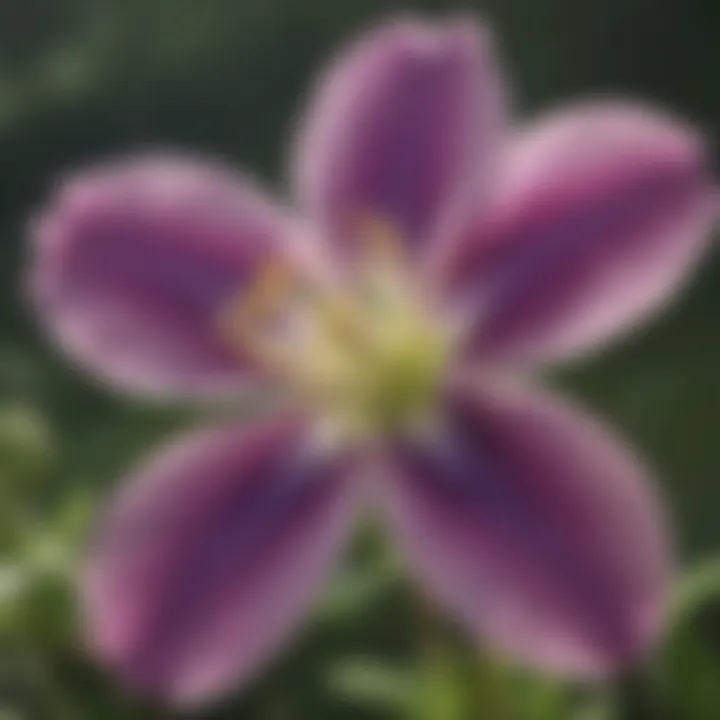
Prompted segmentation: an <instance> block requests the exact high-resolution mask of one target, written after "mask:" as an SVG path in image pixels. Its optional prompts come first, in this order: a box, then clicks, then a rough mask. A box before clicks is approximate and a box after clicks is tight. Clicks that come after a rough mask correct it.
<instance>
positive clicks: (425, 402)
mask: <svg viewBox="0 0 720 720" xmlns="http://www.w3.org/2000/svg"><path fill="white" fill-rule="evenodd" d="M396 237H397V236H396V235H395V234H394V233H393V232H392V231H391V230H390V229H389V228H387V227H386V226H384V225H382V224H380V223H377V222H373V223H372V224H369V225H368V227H367V228H366V230H365V232H364V234H363V243H362V246H361V252H360V254H359V257H358V259H357V261H356V262H355V264H354V266H353V272H352V273H351V275H350V276H349V277H343V278H342V281H341V282H335V283H333V284H327V285H313V286H310V287H303V286H301V285H300V284H299V282H298V281H297V279H296V278H294V277H293V276H292V274H291V273H290V271H288V270H287V269H285V268H284V267H283V266H281V265H272V264H271V265H269V266H267V267H266V269H265V272H263V273H261V275H260V277H259V278H258V280H257V282H256V283H255V285H254V286H253V287H252V288H251V290H250V292H249V294H244V296H243V298H242V299H241V301H240V302H239V304H235V306H234V307H233V306H231V307H230V308H229V311H228V312H226V313H225V314H224V315H223V318H222V321H223V322H222V327H223V331H224V334H225V337H227V338H230V340H231V341H232V342H233V343H234V344H235V345H236V346H241V347H242V350H243V352H245V353H250V354H251V355H252V356H254V357H255V358H256V359H257V360H258V361H259V362H260V363H261V364H262V365H263V366H264V367H265V369H266V370H268V371H270V372H271V373H273V374H274V375H275V376H276V377H277V378H278V380H279V381H280V382H281V383H282V384H284V385H285V386H286V387H287V388H289V389H290V390H291V391H292V392H293V393H294V394H296V396H297V397H298V398H299V399H301V400H302V401H303V402H305V403H308V404H310V405H311V406H312V407H313V408H316V409H318V410H320V412H322V413H323V414H324V415H325V417H326V418H327V419H328V420H330V421H331V422H332V423H333V425H334V427H335V428H337V429H338V430H340V431H341V432H344V433H351V434H354V435H357V434H360V435H368V434H370V435H372V434H376V433H382V432H391V431H395V430H399V429H405V428H408V427H412V426H414V425H419V424H422V423H423V422H424V421H426V420H427V419H428V418H429V416H430V414H431V413H432V409H433V407H434V404H435V400H436V396H437V393H438V391H439V388H440V383H441V381H442V377H443V371H444V369H445V365H446V362H447V358H448V355H449V352H450V349H451V345H452V342H451V337H450V333H449V328H448V327H447V325H443V323H441V322H440V321H439V318H438V317H437V314H436V313H435V312H434V311H433V309H431V308H430V307H429V302H428V299H427V298H426V297H423V295H422V294H421V292H420V288H419V287H418V285H417V283H416V282H415V280H414V278H413V277H412V274H411V272H410V266H409V263H407V262H405V261H404V260H405V259H404V258H403V257H402V253H401V252H400V243H399V242H398V241H397V240H396Z"/></svg>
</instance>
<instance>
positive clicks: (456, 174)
mask: <svg viewBox="0 0 720 720" xmlns="http://www.w3.org/2000/svg"><path fill="white" fill-rule="evenodd" d="M501 96H502V92H501V82H500V80H499V78H498V71H497V68H496V65H495V63H494V61H493V58H492V53H491V50H490V47H489V42H488V38H487V36H486V34H485V32H484V30H483V28H480V27H478V26H477V25H476V24H475V23H473V22H472V21H471V20H469V19H464V18H463V19H461V18H458V19H456V20H454V21H451V22H449V23H447V24H427V23H423V22H421V21H419V20H416V19H412V18H402V19H396V20H395V21H394V22H390V23H387V24H386V25H383V26H382V27H380V28H377V29H374V30H372V31H370V32H369V33H367V34H365V35H363V36H361V37H360V38H359V39H358V40H357V41H356V42H355V43H353V44H352V45H351V46H350V47H349V48H348V49H347V50H346V51H345V52H344V53H342V54H341V55H340V57H339V58H337V59H336V61H335V62H334V63H332V64H331V66H330V68H329V70H328V71H327V72H326V73H324V74H323V75H322V77H321V79H320V82H319V84H318V85H317V86H316V88H315V92H314V93H313V95H312V97H311V98H310V103H309V108H308V111H307V112H306V114H305V115H304V117H303V121H302V122H301V126H300V132H299V134H298V137H297V138H296V143H295V147H294V150H295V152H294V156H293V160H294V167H293V181H294V185H295V189H296V193H297V195H298V196H299V198H300V201H301V202H302V203H303V204H304V206H305V207H306V208H308V209H309V211H310V212H311V214H312V215H313V216H314V217H315V218H316V219H318V220H319V221H320V224H321V226H322V227H324V228H325V230H326V231H327V232H328V234H329V235H330V236H331V237H332V239H333V240H335V241H336V242H340V243H345V244H346V246H347V244H348V243H351V242H353V241H355V240H357V237H356V235H357V233H358V232H360V230H361V228H362V225H363V221H364V220H366V219H368V218H369V219H380V220H383V221H386V222H390V223H391V224H392V225H393V226H394V227H396V228H397V230H398V231H400V232H401V233H402V234H403V235H404V236H405V237H406V238H408V239H410V240H411V241H412V242H413V244H419V243H422V242H424V241H425V240H426V239H427V238H428V237H429V236H430V235H431V234H432V233H433V231H434V230H436V229H437V227H438V225H439V223H441V222H442V221H443V218H444V216H445V215H447V214H449V213H451V212H453V211H455V209H456V207H457V206H458V205H459V204H460V203H461V202H462V200H463V196H464V195H465V194H469V189H470V187H474V186H475V184H476V183H477V182H478V181H480V180H482V179H483V178H484V177H486V176H487V174H488V165H489V164H490V159H491V155H492V153H493V151H494V150H495V149H496V146H497V139H498V135H499V130H500V128H501V126H502V122H501V121H502V118H503V112H502V110H503V102H502V99H501ZM473 199H476V198H473Z"/></svg>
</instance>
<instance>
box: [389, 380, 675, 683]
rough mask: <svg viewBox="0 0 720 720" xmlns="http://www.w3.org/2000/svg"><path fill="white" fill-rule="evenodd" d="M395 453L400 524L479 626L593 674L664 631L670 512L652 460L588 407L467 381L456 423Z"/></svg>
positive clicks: (456, 608) (557, 667)
mask: <svg viewBox="0 0 720 720" xmlns="http://www.w3.org/2000/svg"><path fill="white" fill-rule="evenodd" d="M392 459H393V464H392V465H391V467H393V468H394V473H391V477H392V480H390V481H389V482H387V483H386V484H385V488H386V500H387V506H388V508H389V514H390V519H391V522H392V527H394V529H395V531H396V533H397V535H398V539H399V542H400V544H401V546H402V548H404V551H405V553H406V554H407V556H408V559H409V562H410V564H411V566H412V568H413V569H414V571H415V573H416V574H417V575H418V578H419V579H420V580H421V581H422V582H423V583H424V585H425V586H426V587H427V589H428V591H429V592H430V593H431V594H432V595H433V596H435V597H436V598H437V599H438V600H439V601H440V602H441V603H444V605H445V606H446V607H447V609H448V610H450V611H451V612H452V613H453V614H454V615H455V616H456V617H457V618H458V619H459V620H460V621H461V622H463V623H465V624H466V625H467V626H468V627H469V628H470V629H471V630H472V631H474V632H476V633H478V634H480V635H482V636H484V637H486V638H488V639H489V640H490V641H491V642H494V643H495V644H496V645H497V647H498V648H500V649H502V650H503V651H505V652H508V653H510V654H511V655H513V656H514V657H516V658H517V659H519V660H521V661H524V662H527V663H531V664H535V665H539V666H542V667H545V668H547V669H550V670H553V671H555V672H562V673H568V674H571V675H577V676H581V677H582V676H586V677H593V676H597V675H602V674H605V673H608V672H610V671H612V670H614V669H617V668H620V667H621V666H623V665H625V664H626V663H629V662H631V661H632V660H634V659H635V658H636V656H637V655H638V653H640V652H642V651H643V650H645V649H647V647H648V645H649V644H650V643H651V642H652V641H653V640H654V638H655V636H656V633H657V632H658V629H659V625H660V618H661V616H662V610H663V604H664V600H665V596H666V590H667V586H668V575H669V565H670V562H669V552H668V548H667V543H666V538H665V533H664V527H663V524H664V523H663V519H662V513H661V512H660V510H659V509H658V504H657V501H656V499H655V498H654V497H653V495H652V493H651V492H650V490H649V488H648V487H647V486H646V485H645V482H644V473H643V471H642V469H640V468H639V466H638V464H637V463H636V462H635V461H634V460H633V459H632V458H630V457H629V456H628V454H627V452H626V450H625V449H624V448H623V447H622V446H621V445H620V444H618V442H617V441H616V440H613V439H612V437H611V436H610V435H608V434H607V432H606V431H605V430H602V429H601V428H599V427H598V426H597V425H595V424H593V423H592V422H591V421H590V420H589V419H588V418H587V417H585V416H584V415H583V414H581V413H578V412H576V411H574V410H572V409H570V408H569V407H567V406H563V405H561V404H559V403H557V402H551V401H548V400H547V399H543V398H541V397H538V396H532V395H526V394H521V393H520V392H519V391H512V392H510V391H507V390H503V391H502V392H499V391H494V392H492V393H489V392H486V393H483V394H479V393H465V394H464V395H462V396H457V397H454V398H451V399H450V401H449V407H448V416H447V426H446V428H445V433H443V434H442V435H438V438H437V439H435V440H432V441H427V440H426V441H425V442H424V443H419V442H408V441H406V442H405V443H403V444H400V445H397V446H396V447H395V449H394V451H393V453H392Z"/></svg>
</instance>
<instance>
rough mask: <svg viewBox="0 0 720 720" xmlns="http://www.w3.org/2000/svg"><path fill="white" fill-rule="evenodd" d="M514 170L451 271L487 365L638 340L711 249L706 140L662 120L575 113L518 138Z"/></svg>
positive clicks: (629, 110)
mask: <svg viewBox="0 0 720 720" xmlns="http://www.w3.org/2000/svg"><path fill="white" fill-rule="evenodd" d="M506 161H507V164H506V166H505V172H504V174H503V176H502V178H501V181H500V183H499V185H498V188H497V192H496V195H495V198H494V202H493V203H492V205H491V207H490V208H489V209H485V210H484V211H483V212H482V213H480V214H479V215H478V217H477V218H476V221H475V222H474V224H473V225H472V226H470V227H468V228H466V230H465V232H464V234H463V235H462V236H461V237H460V238H459V241H458V244H457V245H456V247H455V254H454V256H453V257H452V258H451V259H450V260H449V262H448V263H447V266H446V270H448V275H447V278H446V279H449V281H450V285H451V287H452V289H453V290H454V291H455V292H457V291H459V290H462V292H463V293H464V294H465V300H466V301H467V300H468V298H469V299H470V305H471V306H474V307H475V318H474V322H475V324H474V326H473V328H472V338H471V346H472V348H471V349H472V352H473V354H476V355H479V356H482V357H483V359H486V360H490V359H492V360H511V361H520V362H528V361H529V362H534V361H548V360H556V359H562V358H564V357H566V356H569V355H572V354H574V353H576V352H579V351H582V350H586V349H587V348H590V347H593V346H596V345H598V344H599V343H602V342H604V341H606V340H607V339H608V338H610V337H612V336H613V335H615V334H616V333H618V332H621V331H627V330H628V329H631V328H632V327H634V326H635V325H636V324H637V323H639V322H640V321H641V320H643V319H645V317H646V316H647V315H648V314H649V313H650V312H651V311H654V310H657V309H658V307H659V306H662V305H663V304H664V303H665V301H666V300H667V299H668V298H669V297H670V296H671V295H672V294H673V292H674V291H675V290H676V289H677V287H678V285H679V284H680V282H681V281H682V280H684V279H685V278H686V276H687V275H688V272H689V270H690V269H691V267H692V266H693V265H694V264H695V263H696V261H697V260H698V257H699V256H700V254H701V251H702V250H703V249H704V247H705V243H706V241H707V240H708V236H709V232H710V228H711V220H712V216H713V214H714V213H713V205H714V199H713V192H712V190H711V185H710V179H709V177H708V175H707V173H706V172H705V168H704V165H705V161H706V151H705V148H704V146H703V143H702V140H701V139H700V137H699V136H698V135H697V134H696V133H695V132H694V131H693V130H692V129H690V128H689V127H687V126H686V125H684V124H682V123H681V122H679V121H677V120H675V119H672V118H670V117H668V116H663V115H662V114H660V113H658V112H657V111H655V110H651V109H649V108H645V107H641V106H635V105H628V104H624V105H623V104H617V103H611V102H604V103H602V102H595V103H589V104H586V105H583V106H581V107H575V108H571V109H569V110H565V111H563V112H560V113H557V114H555V115H553V116H551V117H550V118H548V119H546V120H544V121H542V122H539V123H536V124H535V125H532V126H531V127H530V128H529V129H528V130H527V131H525V132H524V133H522V134H520V135H519V136H518V137H517V138H516V140H515V141H514V143H513V144H512V145H511V146H510V147H509V149H508V152H507V159H506ZM473 303H475V305H473Z"/></svg>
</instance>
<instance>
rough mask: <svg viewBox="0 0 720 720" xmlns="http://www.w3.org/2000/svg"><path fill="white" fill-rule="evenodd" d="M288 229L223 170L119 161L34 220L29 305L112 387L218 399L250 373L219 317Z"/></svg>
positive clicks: (175, 161)
mask: <svg viewBox="0 0 720 720" xmlns="http://www.w3.org/2000/svg"><path fill="white" fill-rule="evenodd" d="M283 232H284V221H283V218H282V217H281V215H280V213H279V212H278V210H276V209H275V208H274V207H273V206H272V205H271V204H270V203H269V202H268V201H266V200H265V199H264V198H263V197H262V196H261V195H260V194H259V193H258V192H257V191H256V190H254V189H253V188H252V187H250V185H249V183H248V182H247V181H246V180H244V179H243V178H238V177H235V176H233V175H232V174H231V173H230V172H229V171H227V170H225V169H222V168H220V167H216V166H212V165H205V164H202V163H200V162H197V161H192V160H190V159H180V158H171V157H161V156H153V157H147V158H140V159H133V160H125V161H117V162H115V163H114V164H110V165H109V166H106V167H102V168H99V169H95V170H92V171H89V172H86V173H85V174H83V175H82V176H81V177H79V178H77V179H75V180H73V181H70V182H69V183H67V184H66V185H65V186H64V187H63V188H61V191H60V193H59V198H57V199H56V201H55V202H54V204H53V205H52V207H51V208H50V210H49V211H48V212H47V213H46V214H45V215H44V218H43V219H42V220H41V222H39V223H38V225H37V232H36V237H35V238H34V240H35V243H34V244H33V247H32V250H33V257H32V258H31V267H30V271H31V274H30V288H29V289H30V294H31V299H32V301H33V304H34V307H35V309H36V311H37V313H38V314H39V316H40V319H41V320H42V322H43V324H44V325H45V326H46V327H47V329H48V330H49V332H50V333H51V334H52V335H53V336H54V337H55V338H56V339H57V341H58V342H59V344H60V345H61V346H62V348H63V349H64V350H66V352H67V353H68V354H69V355H70V356H71V357H72V358H74V359H75V360H76V361H78V362H79V364H80V365H81V366H82V367H83V368H85V369H87V370H89V371H91V372H93V373H95V374H96V375H98V376H99V377H101V378H102V379H103V380H105V381H107V382H109V383H111V384H113V385H119V386H121V387H123V388H126V389H132V390H140V391H144V392H151V393H168V394H172V393H183V394H184V393H190V394H191V393H207V392H211V393H216V392H221V391H223V390H227V389H228V388H231V387H233V388H234V387H237V386H238V385H239V384H242V383H243V382H244V381H246V380H247V379H248V373H247V371H248V369H249V368H248V363H247V360H246V359H243V358H242V357H240V355H241V353H238V352H237V351H236V350H234V349H233V348H231V347H230V346H229V344H227V343H226V342H225V341H224V340H223V338H222V337H221V334H220V333H219V332H218V322H217V315H218V313H219V311H220V310H221V309H222V307H223V304H224V303H227V302H229V301H230V300H231V299H233V298H235V296H236V295H237V293H239V292H240V291H241V289H242V287H243V285H244V284H245V283H246V282H247V281H248V279H249V278H250V277H251V276H253V275H254V273H255V271H256V270H257V268H258V265H259V264H260V263H261V262H265V261H266V260H267V257H268V255H269V253H270V252H277V246H278V243H279V240H280V239H281V237H282V236H283Z"/></svg>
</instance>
